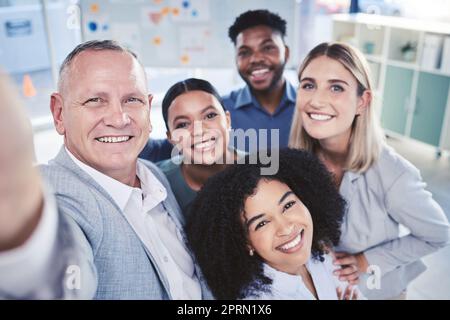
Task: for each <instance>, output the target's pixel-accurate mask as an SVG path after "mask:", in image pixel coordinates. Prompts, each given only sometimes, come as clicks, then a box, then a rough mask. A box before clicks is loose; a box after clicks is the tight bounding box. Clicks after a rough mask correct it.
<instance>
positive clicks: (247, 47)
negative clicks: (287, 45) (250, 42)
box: [238, 38, 275, 50]
mask: <svg viewBox="0 0 450 320" xmlns="http://www.w3.org/2000/svg"><path fill="white" fill-rule="evenodd" d="M266 43H275V41H273V39H272V38H266V39H264V40H263V41H262V42H261V43H260V44H258V47H260V46H263V45H265V44H266ZM241 49H250V50H251V47H249V46H247V45H245V44H243V45H241V46H240V47H238V50H241Z"/></svg>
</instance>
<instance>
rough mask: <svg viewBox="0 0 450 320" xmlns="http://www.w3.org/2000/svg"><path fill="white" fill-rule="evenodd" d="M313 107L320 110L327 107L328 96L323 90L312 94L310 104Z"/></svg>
mask: <svg viewBox="0 0 450 320" xmlns="http://www.w3.org/2000/svg"><path fill="white" fill-rule="evenodd" d="M309 104H310V105H311V107H313V108H316V109H320V108H323V107H325V106H326V104H327V96H326V94H325V93H323V92H321V90H319V89H317V90H315V91H314V92H313V93H312V94H311V100H310V102H309Z"/></svg>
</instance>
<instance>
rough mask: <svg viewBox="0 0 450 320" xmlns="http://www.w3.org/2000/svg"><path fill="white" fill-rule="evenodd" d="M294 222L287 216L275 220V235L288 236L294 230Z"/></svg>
mask: <svg viewBox="0 0 450 320" xmlns="http://www.w3.org/2000/svg"><path fill="white" fill-rule="evenodd" d="M294 227H295V226H294V223H292V221H290V220H289V219H287V218H284V217H283V218H280V219H279V221H278V222H277V236H279V237H285V236H290V235H291V234H292V232H293V231H294Z"/></svg>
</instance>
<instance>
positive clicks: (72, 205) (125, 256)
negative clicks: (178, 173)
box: [40, 147, 212, 299]
mask: <svg viewBox="0 0 450 320" xmlns="http://www.w3.org/2000/svg"><path fill="white" fill-rule="evenodd" d="M138 161H142V162H143V163H144V164H145V165H146V166H147V167H148V168H149V169H150V170H151V171H152V173H153V174H154V175H155V176H156V177H157V178H158V179H159V180H160V181H161V182H162V184H163V185H164V187H165V188H166V189H167V198H166V200H165V201H163V205H164V207H165V208H166V210H167V212H168V213H169V215H170V216H171V217H172V219H173V220H174V222H175V224H176V225H177V227H178V228H179V229H180V231H181V234H182V235H183V236H184V233H183V232H182V230H183V225H184V219H183V216H182V214H181V213H180V208H179V206H178V204H177V202H176V200H175V197H174V196H173V193H172V191H171V189H170V185H169V183H168V182H167V179H166V178H165V176H164V174H162V173H161V171H160V170H159V169H158V168H157V167H156V166H155V165H154V164H152V163H150V162H148V161H144V160H138ZM40 169H41V172H42V175H43V177H44V179H45V180H46V182H47V183H48V184H49V185H50V187H51V189H53V191H54V194H55V196H56V201H57V206H58V211H59V225H60V227H59V230H58V240H57V241H58V244H57V245H58V246H59V248H57V250H55V252H56V255H55V257H54V259H53V260H54V268H52V269H53V270H52V273H53V276H52V277H51V282H52V283H53V285H51V286H49V287H50V288H51V292H52V297H53V298H95V299H170V291H169V286H168V284H167V283H166V281H163V280H162V279H164V278H163V277H161V276H160V273H161V270H160V269H159V268H158V266H157V264H156V263H155V260H154V258H153V257H152V255H151V253H150V252H149V251H148V250H147V249H146V247H145V246H144V244H143V243H142V242H141V240H140V239H139V237H138V236H137V234H136V233H135V232H134V230H133V228H132V227H131V226H130V224H129V223H128V222H127V220H126V218H125V217H124V215H123V213H122V212H121V210H120V209H119V207H118V206H117V204H116V203H115V202H114V201H113V199H112V198H111V197H110V196H109V194H108V193H107V192H106V191H105V190H104V189H103V188H102V187H101V186H100V185H98V184H97V183H96V182H95V181H94V180H93V179H92V178H91V177H90V176H89V175H88V174H86V173H85V172H84V171H83V170H81V169H80V168H79V167H78V166H77V165H76V164H75V163H74V162H73V161H72V159H71V158H70V156H69V155H68V154H67V153H66V151H65V149H64V147H63V148H62V149H61V151H60V152H59V154H58V155H57V157H56V158H55V159H53V160H52V161H51V162H50V163H49V165H44V166H41V167H40ZM68 268H69V269H68ZM78 271H79V272H78ZM196 272H197V276H198V278H199V280H200V281H201V284H202V295H203V299H210V298H212V296H211V294H210V291H209V290H208V288H207V287H206V285H205V282H204V281H203V277H202V276H201V273H200V270H199V268H198V266H197V265H196ZM75 273H79V274H80V275H81V282H80V283H79V285H78V286H77V285H76V284H77V283H76V282H74V281H76V280H74V275H75ZM78 287H79V288H78Z"/></svg>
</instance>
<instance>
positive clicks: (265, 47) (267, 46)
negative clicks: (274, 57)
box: [263, 44, 277, 52]
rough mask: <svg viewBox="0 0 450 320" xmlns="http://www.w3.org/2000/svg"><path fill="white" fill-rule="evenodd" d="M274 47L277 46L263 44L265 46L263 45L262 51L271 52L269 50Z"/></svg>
mask: <svg viewBox="0 0 450 320" xmlns="http://www.w3.org/2000/svg"><path fill="white" fill-rule="evenodd" d="M276 48H277V47H276V46H275V45H273V44H269V45H265V46H264V47H263V51H264V52H271V51H273V50H275V49H276Z"/></svg>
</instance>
